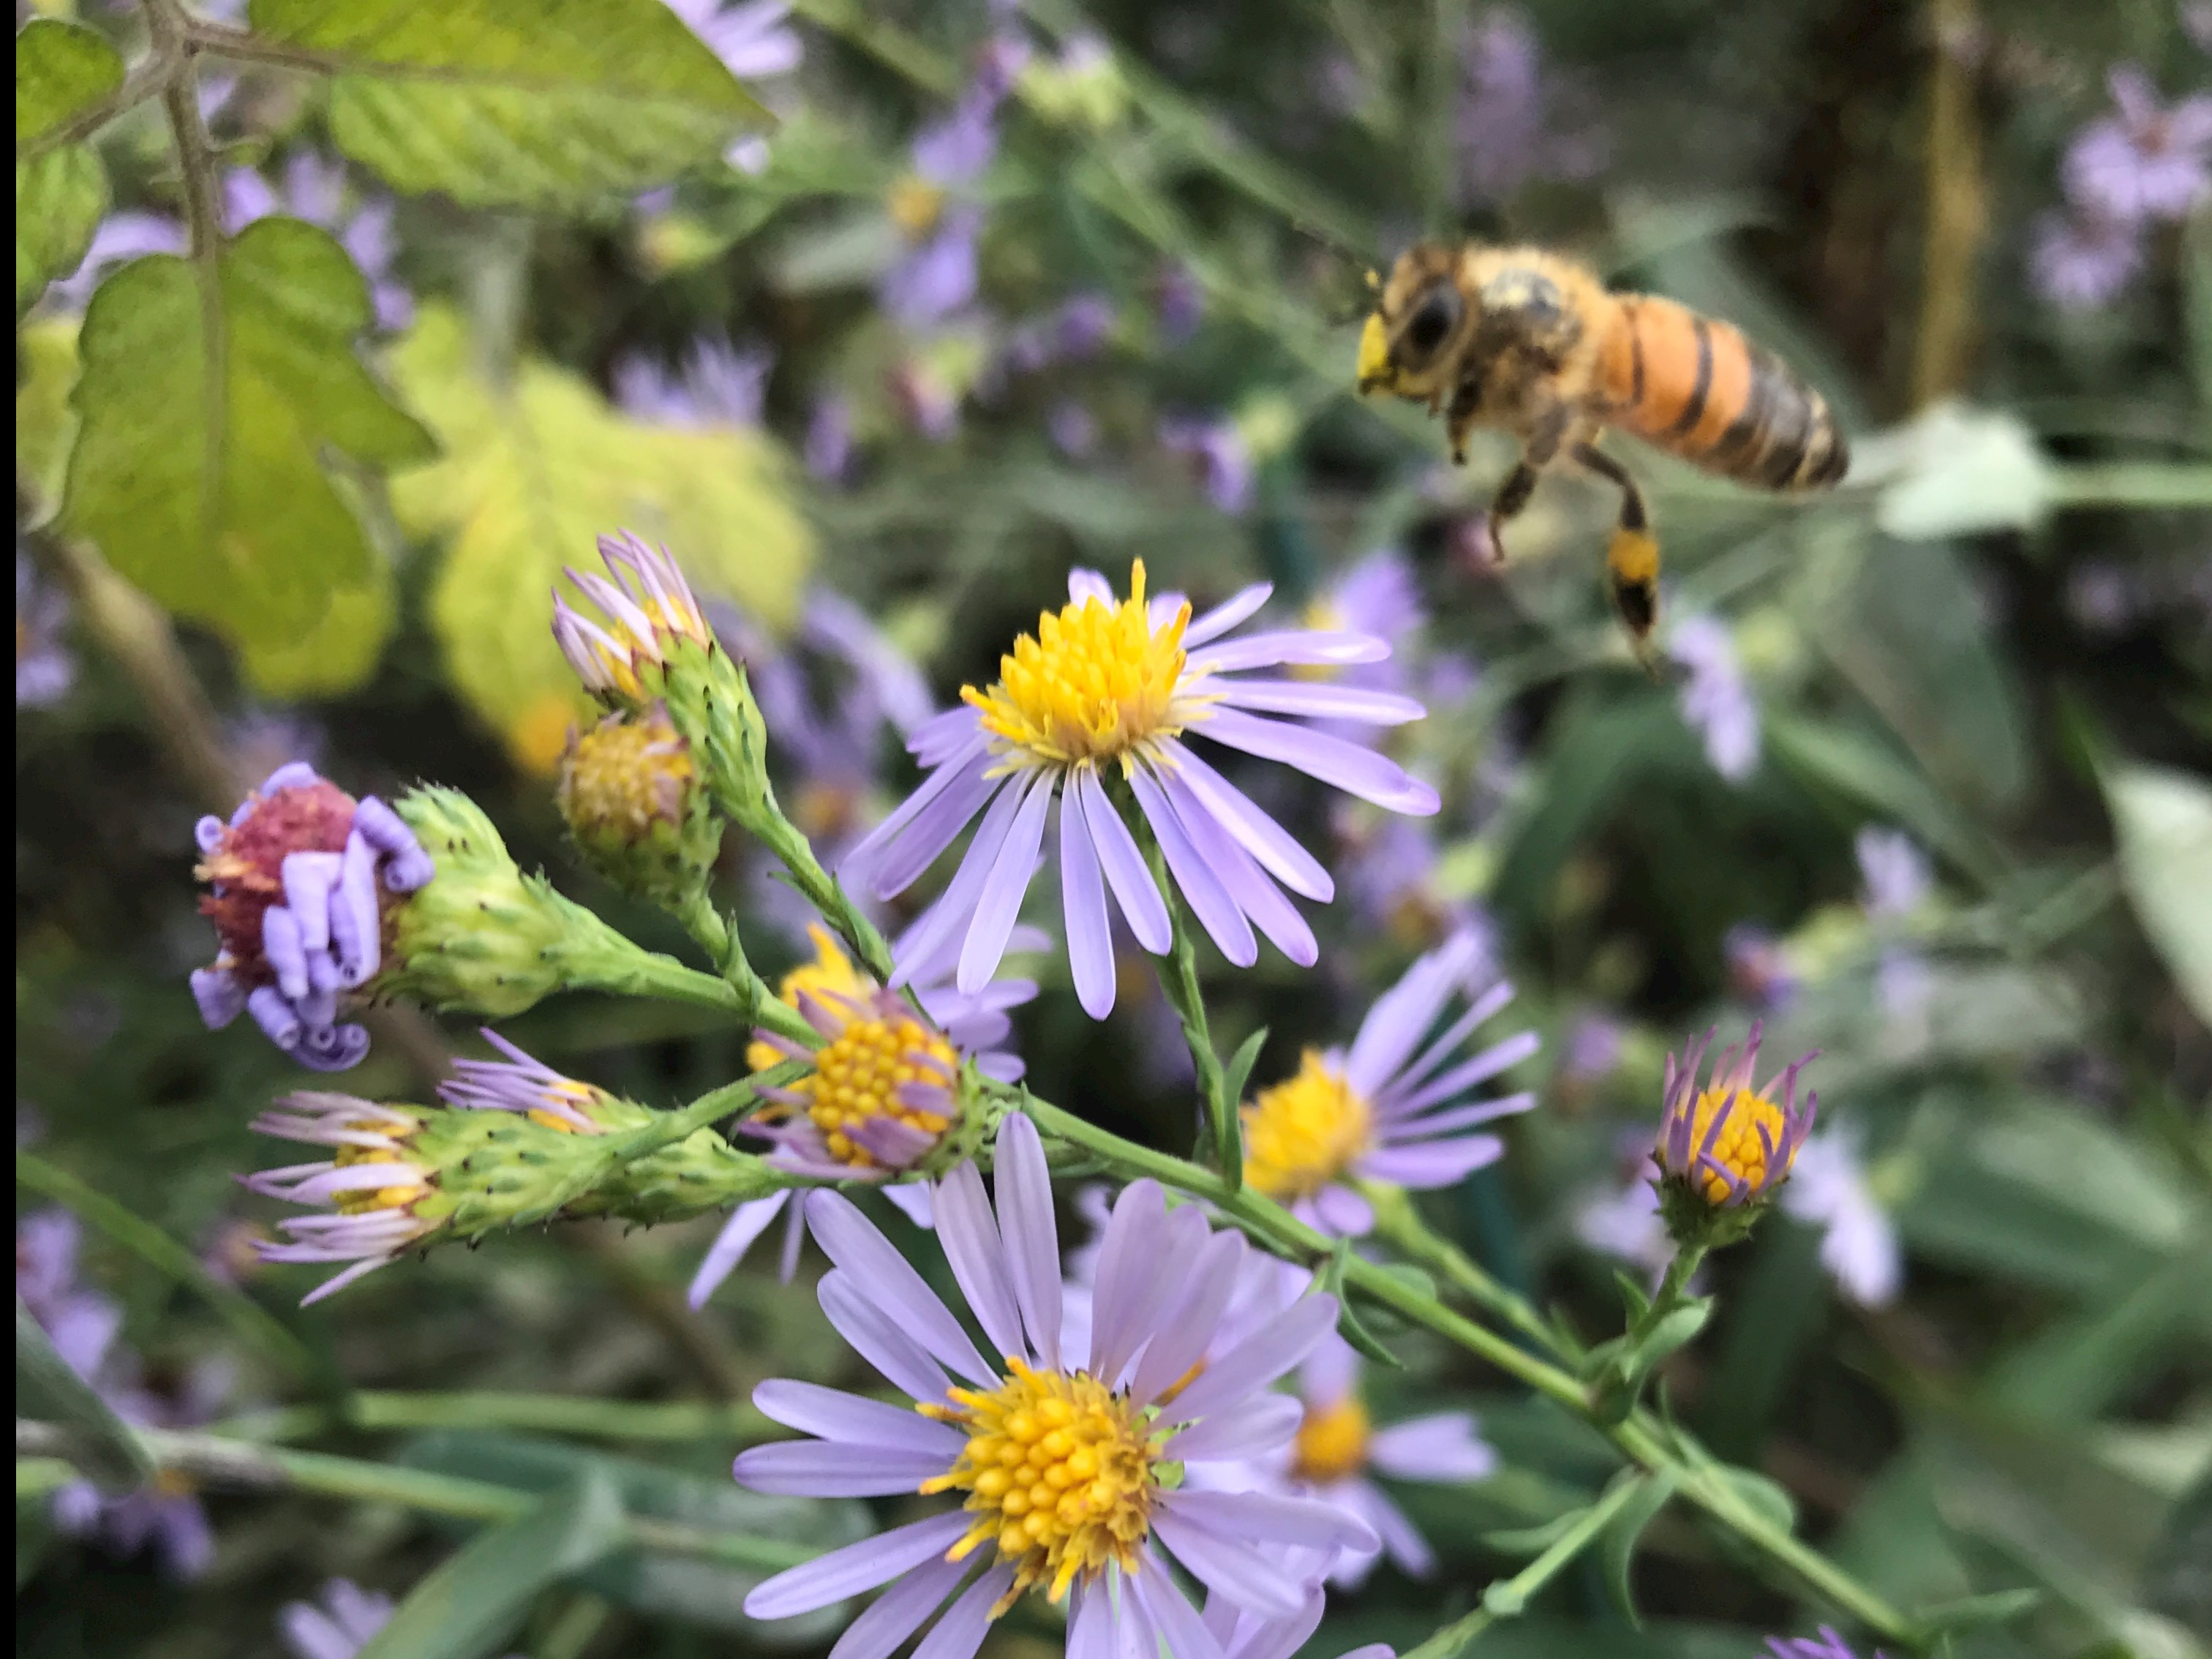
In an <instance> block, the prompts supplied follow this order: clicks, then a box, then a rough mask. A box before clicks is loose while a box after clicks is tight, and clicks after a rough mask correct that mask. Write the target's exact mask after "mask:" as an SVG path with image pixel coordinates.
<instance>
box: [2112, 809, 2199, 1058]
mask: <svg viewBox="0 0 2212 1659" xmlns="http://www.w3.org/2000/svg"><path fill="white" fill-rule="evenodd" d="M2104 784H2105V799H2106V801H2107V802H2108V803H2109V804H2110V805H2111V807H2112V825H2113V828H2114V829H2115V830H2117V831H2118V836H2119V843H2120V871H2121V873H2122V875H2123V876H2124V877H2125V878H2126V880H2127V887H2128V897H2129V898H2130V900H2131V901H2132V902H2134V905H2135V908H2136V916H2137V917H2138V918H2139V919H2140V920H2141V921H2142V925H2143V931H2144V932H2145V933H2148V934H2149V935H2150V941H2151V943H2152V944H2153V945H2156V946H2157V947H2158V949H2159V952H2160V955H2162V956H2164V957H2165V958H2166V965H2167V966H2168V967H2169V968H2171V969H2173V977H2174V980H2175V982H2176V983H2177V984H2178V985H2179V987H2181V994H2182V995H2183V996H2184V997H2185V998H2186V999H2187V1000H2188V1002H2189V1006H2191V1007H2192V1008H2194V1009H2195V1010H2196V1011H2197V1018H2200V1019H2203V1020H2205V1021H2206V1022H2208V1023H2212V789H2208V788H2207V787H2205V786H2204V784H2203V782H2202V781H2199V780H2197V779H2196V778H2192V777H2189V776H2187V775H2184V774H2182V773H2179V772H2172V771H2168V770H2166V769H2165V768H2163V767H2156V766H2133V765H2130V766H2123V767H2118V768H2115V769H2113V770H2112V772H2111V773H2110V774H2108V775H2106V777H2105V779H2104Z"/></svg>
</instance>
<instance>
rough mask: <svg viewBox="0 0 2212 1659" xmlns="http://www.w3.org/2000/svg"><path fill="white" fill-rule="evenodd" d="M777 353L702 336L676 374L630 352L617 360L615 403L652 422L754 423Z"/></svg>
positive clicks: (700, 424)
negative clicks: (742, 348) (746, 348)
mask: <svg viewBox="0 0 2212 1659" xmlns="http://www.w3.org/2000/svg"><path fill="white" fill-rule="evenodd" d="M774 368H775V353H774V352H772V351H770V350H769V349H767V348H766V347H764V346H763V347H756V348H754V349H750V350H743V351H741V350H739V349H738V348H737V347H736V346H733V345H732V344H731V343H729V342H728V341H727V340H717V339H714V337H711V336H705V335H702V336H701V337H699V338H698V339H696V340H695V341H693V342H692V343H691V349H690V352H689V353H688V354H687V355H686V356H685V357H684V368H683V369H682V371H681V372H680V373H673V374H671V372H670V371H668V370H667V369H665V368H661V366H660V365H659V364H658V363H656V362H653V360H652V359H651V358H649V357H644V356H639V355H637V354H635V353H632V354H630V355H629V356H625V357H623V358H622V359H621V360H620V361H619V362H617V363H616V364H615V367H614V384H615V401H616V402H617V403H618V404H621V405H622V406H623V409H624V410H627V411H628V412H629V414H631V415H634V416H636V417H637V418H638V419H639V420H641V421H646V422H651V423H652V424H653V425H656V426H677V427H690V428H697V427H710V426H742V427H757V426H758V425H759V424H760V419H761V401H762V399H763V397H764V396H765V395H766V393H767V392H768V377H769V373H770V371H771V370H772V369H774Z"/></svg>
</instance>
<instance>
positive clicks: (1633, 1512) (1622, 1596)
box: [1598, 1467, 1681, 1630]
mask: <svg viewBox="0 0 2212 1659" xmlns="http://www.w3.org/2000/svg"><path fill="white" fill-rule="evenodd" d="M1680 1479H1681V1475H1680V1472H1679V1471H1677V1470H1675V1469H1674V1468H1671V1467H1669V1468H1663V1469H1661V1470H1660V1471H1659V1472H1658V1473H1657V1474H1652V1475H1650V1476H1648V1477H1646V1478H1645V1479H1644V1480H1641V1481H1639V1482H1638V1484H1637V1488H1636V1492H1635V1493H1634V1495H1633V1496H1632V1497H1631V1498H1629V1499H1628V1501H1627V1502H1626V1504H1622V1505H1621V1507H1620V1510H1619V1511H1618V1512H1617V1513H1615V1515H1614V1516H1613V1519H1612V1520H1610V1521H1608V1522H1606V1528H1605V1532H1604V1534H1602V1535H1601V1538H1600V1539H1599V1541H1598V1560H1599V1565H1600V1566H1601V1568H1602V1569H1603V1571H1604V1573H1605V1588H1606V1590H1607V1594H1609V1595H1611V1596H1612V1597H1613V1605H1614V1606H1615V1607H1619V1608H1620V1612H1621V1616H1622V1617H1623V1618H1625V1619H1626V1620H1628V1622H1629V1623H1630V1624H1631V1625H1632V1626H1634V1627H1635V1628H1637V1629H1638V1630H1641V1629H1642V1628H1643V1627H1644V1620H1643V1618H1642V1616H1641V1615H1640V1614H1638V1612H1637V1611H1636V1595H1635V1591H1634V1589H1633V1588H1632V1585H1631V1583H1630V1575H1629V1569H1630V1567H1631V1566H1632V1565H1633V1563H1634V1561H1635V1558H1636V1544H1637V1541H1638V1539H1640V1538H1641V1537H1643V1535H1644V1528H1646V1527H1648V1526H1650V1524H1651V1521H1652V1517H1653V1516H1656V1515H1657V1514H1658V1513H1659V1511H1660V1510H1663V1509H1665V1508H1666V1507H1667V1500H1668V1498H1672V1497H1673V1496H1674V1487H1675V1485H1676V1483H1677V1482H1678V1481H1680Z"/></svg>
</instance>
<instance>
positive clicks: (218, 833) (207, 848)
mask: <svg viewBox="0 0 2212 1659" xmlns="http://www.w3.org/2000/svg"><path fill="white" fill-rule="evenodd" d="M229 827H230V826H229V825H228V824H227V823H224V822H223V821H222V819H221V818H219V817H216V815H215V814H214V813H212V812H210V813H209V814H208V815H207V816H206V817H204V818H202V819H201V820H200V821H199V822H198V823H196V824H194V825H193V826H192V841H193V842H194V844H195V845H197V847H198V848H199V849H200V851H201V852H203V853H212V852H214V851H215V849H216V848H218V847H220V846H222V832H223V831H224V830H225V829H228V828H229Z"/></svg>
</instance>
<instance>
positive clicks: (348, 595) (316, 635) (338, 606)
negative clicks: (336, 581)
mask: <svg viewBox="0 0 2212 1659" xmlns="http://www.w3.org/2000/svg"><path fill="white" fill-rule="evenodd" d="M394 586H395V584H394V582H393V580H392V567H391V566H390V565H388V564H386V562H384V561H383V560H382V559H381V558H378V557H374V556H372V557H371V558H370V561H369V573H368V580H367V581H365V582H363V583H362V584H361V585H360V586H355V587H344V588H340V589H339V590H338V591H337V592H335V593H333V594H331V599H330V605H329V607H328V608H327V609H326V610H325V611H324V612H323V619H322V620H321V621H320V622H319V623H316V624H315V625H314V626H313V628H310V629H307V632H306V633H304V634H301V635H297V636H295V637H294V638H291V639H286V640H270V641H250V642H248V643H246V644H244V645H241V646H240V647H239V661H238V665H239V667H240V670H241V671H243V672H244V673H245V675H246V681H247V683H248V684H251V685H252V687H253V689H254V690H255V691H256V692H257V693H258V694H259V695H260V696H264V697H267V698H270V699H272V700H276V701H285V702H289V701H290V700H292V699H295V698H300V697H334V696H337V695H339V694H340V693H341V692H345V691H350V690H353V689H354V688H355V687H356V686H357V685H361V684H364V683H366V682H367V680H368V678H369V676H370V675H372V674H374V672H375V671H376V665H377V663H378V661H379V660H380V659H381V658H382V657H383V655H384V647H385V643H386V641H388V640H389V639H390V638H391V637H392V622H393V620H394V612H395V609H396V607H395V605H394V599H395V594H394Z"/></svg>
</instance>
